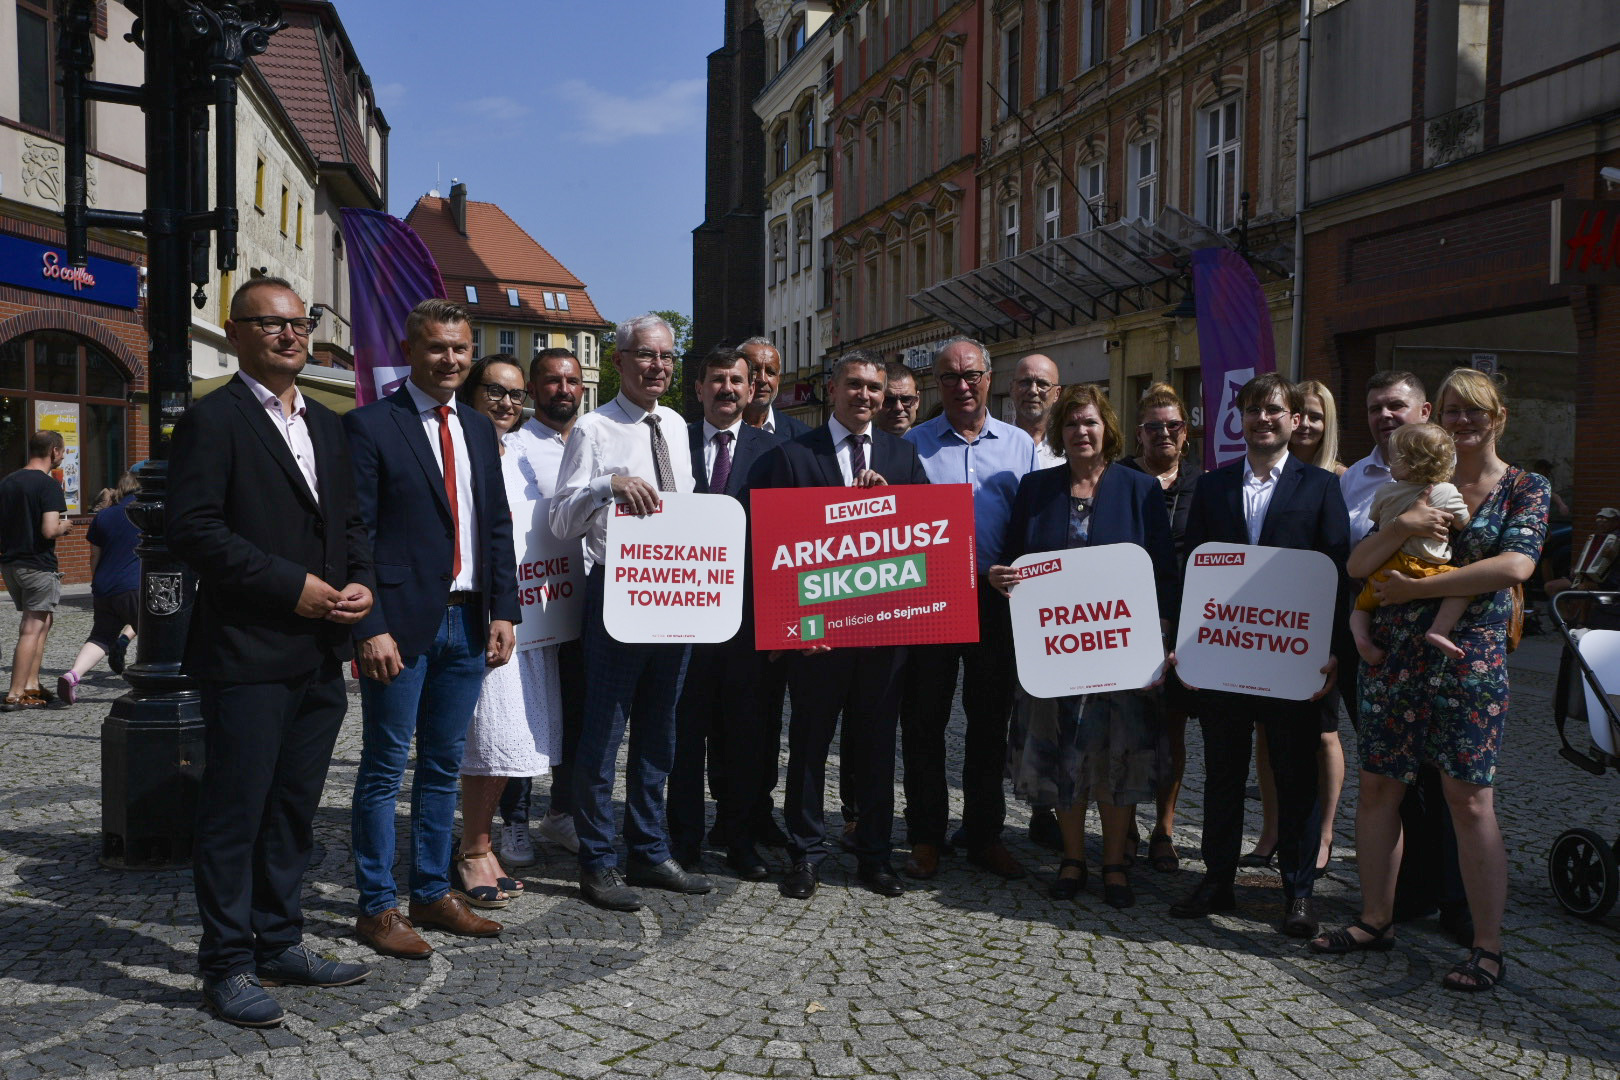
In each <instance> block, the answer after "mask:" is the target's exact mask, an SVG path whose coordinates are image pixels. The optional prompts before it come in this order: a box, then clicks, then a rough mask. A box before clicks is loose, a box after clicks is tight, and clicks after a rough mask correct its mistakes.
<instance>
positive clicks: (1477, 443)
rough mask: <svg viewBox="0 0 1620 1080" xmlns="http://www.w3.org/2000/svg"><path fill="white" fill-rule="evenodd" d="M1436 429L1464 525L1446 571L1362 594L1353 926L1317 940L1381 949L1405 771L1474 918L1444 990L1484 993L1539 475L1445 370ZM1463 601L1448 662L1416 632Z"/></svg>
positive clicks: (1466, 386)
mask: <svg viewBox="0 0 1620 1080" xmlns="http://www.w3.org/2000/svg"><path fill="white" fill-rule="evenodd" d="M1436 400H1437V402H1438V404H1437V408H1436V415H1437V417H1438V419H1439V421H1440V426H1441V427H1443V428H1445V429H1446V431H1448V432H1450V434H1451V437H1452V440H1453V441H1454V442H1455V444H1456V449H1457V466H1456V471H1455V472H1454V473H1453V475H1452V483H1453V484H1455V485H1456V487H1457V490H1458V491H1459V492H1460V493H1461V494H1462V497H1463V501H1464V502H1465V503H1467V504H1468V510H1469V513H1470V514H1471V515H1472V519H1471V520H1470V521H1469V523H1468V526H1467V528H1465V529H1463V530H1462V532H1461V533H1460V534H1458V535H1457V536H1456V537H1455V538H1452V539H1451V544H1452V565H1453V566H1454V567H1455V569H1453V570H1452V571H1451V572H1450V573H1447V574H1436V575H1434V576H1432V577H1426V578H1410V577H1407V576H1405V575H1403V574H1400V573H1392V574H1391V575H1390V576H1389V580H1388V581H1386V582H1385V583H1384V584H1383V585H1375V586H1374V591H1376V592H1377V593H1378V595H1379V599H1380V600H1382V601H1383V606H1382V607H1380V608H1379V609H1378V610H1377V611H1375V612H1374V613H1373V638H1374V640H1376V641H1377V642H1378V644H1379V645H1380V646H1381V647H1382V648H1384V649H1385V650H1386V651H1387V653H1388V655H1387V656H1386V657H1385V659H1384V661H1383V663H1381V664H1377V665H1370V664H1363V666H1362V669H1361V695H1362V703H1361V729H1360V749H1361V791H1360V796H1359V801H1358V804H1357V808H1356V848H1357V853H1358V856H1359V860H1360V865H1361V894H1362V895H1361V916H1360V918H1358V919H1357V920H1356V921H1355V922H1352V923H1351V924H1350V925H1349V926H1347V927H1345V928H1343V929H1341V930H1336V931H1333V932H1332V933H1328V934H1323V935H1321V936H1320V937H1317V938H1314V939H1313V940H1312V941H1311V948H1312V949H1313V950H1314V951H1316V952H1323V953H1347V952H1359V951H1362V950H1367V949H1380V950H1381V949H1389V948H1393V947H1394V944H1395V932H1394V919H1395V911H1394V909H1395V880H1396V875H1397V870H1398V868H1399V866H1400V860H1401V817H1400V804H1401V798H1402V796H1403V795H1404V794H1405V792H1406V787H1407V785H1408V784H1411V783H1413V782H1414V781H1415V780H1416V778H1417V769H1418V766H1419V765H1420V764H1422V763H1424V762H1433V763H1434V764H1436V765H1438V766H1439V768H1440V771H1441V783H1442V788H1443V790H1444V792H1445V797H1446V806H1447V807H1448V809H1449V810H1450V811H1451V821H1452V825H1453V826H1454V827H1455V829H1456V833H1457V861H1458V864H1459V866H1460V867H1461V869H1462V876H1463V888H1464V891H1465V892H1466V893H1467V896H1468V908H1469V911H1470V912H1471V913H1472V915H1473V918H1474V940H1473V946H1472V948H1471V949H1470V951H1469V954H1468V956H1467V957H1465V958H1464V959H1463V960H1462V961H1460V962H1459V963H1458V964H1457V965H1456V966H1455V967H1453V968H1452V969H1451V971H1449V972H1448V973H1447V974H1446V976H1445V978H1444V980H1443V981H1442V983H1441V985H1442V986H1444V987H1445V988H1446V989H1447V990H1461V991H1467V992H1477V991H1483V990H1490V989H1492V988H1493V987H1494V986H1495V985H1496V984H1497V983H1498V982H1500V981H1501V980H1502V977H1503V975H1504V974H1506V966H1505V963H1504V961H1503V959H1502V909H1503V907H1504V906H1505V904H1506V901H1507V852H1506V850H1505V849H1504V847H1503V845H1502V833H1501V830H1500V828H1499V827H1498V825H1497V821H1496V804H1495V800H1494V792H1493V790H1492V787H1491V785H1492V782H1493V781H1494V780H1495V778H1496V759H1497V755H1498V753H1499V752H1500V750H1501V745H1502V733H1503V727H1504V724H1505V721H1506V719H1507V711H1508V679H1507V637H1508V627H1509V623H1510V621H1511V620H1512V618H1513V606H1514V605H1513V595H1512V590H1513V587H1514V586H1516V585H1522V584H1523V583H1524V582H1525V581H1528V580H1529V579H1530V575H1532V574H1533V573H1535V569H1536V562H1537V560H1538V559H1539V558H1540V556H1541V545H1542V541H1543V540H1544V539H1545V537H1546V531H1547V511H1548V508H1549V506H1550V505H1551V502H1552V488H1551V486H1550V485H1549V484H1548V483H1547V479H1546V477H1543V476H1540V475H1537V474H1536V473H1531V472H1525V471H1524V470H1523V469H1519V468H1516V467H1514V466H1512V465H1509V464H1507V463H1506V462H1505V461H1503V460H1502V459H1501V457H1499V456H1498V454H1497V440H1498V439H1499V438H1500V437H1501V434H1502V430H1503V429H1504V428H1505V427H1506V426H1507V415H1508V411H1507V402H1506V401H1505V399H1504V398H1503V396H1502V393H1501V391H1500V390H1499V389H1498V388H1497V385H1496V383H1495V382H1494V381H1493V380H1492V379H1491V378H1490V377H1489V376H1487V375H1484V374H1482V373H1480V372H1478V371H1474V370H1472V369H1470V368H1458V369H1456V370H1454V371H1453V372H1452V373H1451V374H1450V375H1448V376H1446V380H1445V382H1443V383H1441V384H1440V393H1439V396H1438V398H1437V399H1436ZM1449 521H1450V515H1448V514H1446V513H1445V512H1444V511H1441V510H1438V509H1436V508H1434V507H1431V506H1429V505H1428V504H1427V503H1426V502H1420V503H1419V504H1418V505H1416V506H1414V507H1413V508H1412V509H1411V510H1409V511H1407V512H1406V513H1405V514H1403V515H1401V517H1400V518H1398V519H1396V521H1395V522H1394V523H1393V525H1392V526H1390V527H1388V528H1382V529H1380V530H1378V531H1377V532H1373V533H1370V534H1368V536H1367V538H1366V539H1364V540H1363V541H1362V542H1361V543H1360V544H1358V545H1357V546H1356V548H1355V550H1354V551H1352V552H1351V553H1350V560H1349V563H1348V566H1347V569H1348V570H1349V573H1350V574H1351V576H1352V577H1358V578H1365V577H1369V576H1371V575H1372V574H1373V573H1374V572H1375V571H1377V570H1378V568H1379V567H1381V566H1382V565H1383V564H1384V563H1385V562H1386V561H1388V560H1389V558H1390V557H1391V556H1392V555H1393V554H1394V553H1395V552H1396V550H1397V549H1399V548H1400V546H1401V545H1402V544H1403V543H1405V542H1406V541H1407V540H1408V539H1409V538H1411V537H1413V536H1429V537H1433V538H1434V539H1437V540H1438V539H1446V538H1448V536H1449V530H1448V529H1447V524H1448V522H1449ZM1447 596H1468V597H1472V598H1473V599H1472V601H1471V602H1470V603H1469V605H1468V610H1467V611H1466V612H1465V613H1464V614H1463V617H1462V619H1461V620H1460V621H1459V622H1458V623H1457V627H1456V630H1455V632H1454V633H1453V635H1452V640H1453V641H1454V642H1456V643H1457V645H1458V646H1460V647H1461V648H1462V650H1463V658H1462V659H1460V660H1453V659H1451V658H1450V657H1448V656H1446V655H1445V654H1444V653H1442V652H1441V651H1440V650H1439V649H1436V648H1434V647H1433V646H1432V645H1430V644H1429V643H1428V641H1427V640H1426V639H1425V637H1424V635H1425V633H1426V632H1427V631H1428V629H1429V624H1430V623H1431V622H1433V620H1434V613H1435V609H1436V607H1437V606H1438V601H1439V600H1440V599H1442V598H1443V597H1447Z"/></svg>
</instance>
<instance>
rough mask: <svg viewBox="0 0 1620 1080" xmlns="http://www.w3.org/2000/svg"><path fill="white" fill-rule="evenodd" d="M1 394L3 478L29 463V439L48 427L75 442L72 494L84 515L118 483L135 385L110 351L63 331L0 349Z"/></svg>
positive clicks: (1, 345)
mask: <svg viewBox="0 0 1620 1080" xmlns="http://www.w3.org/2000/svg"><path fill="white" fill-rule="evenodd" d="M0 387H4V388H5V393H4V395H3V396H0V475H5V474H7V473H10V472H13V471H14V470H16V469H19V468H21V467H22V466H23V465H25V464H26V463H27V456H28V436H29V435H30V434H32V433H33V431H34V430H35V429H36V428H38V427H40V426H41V425H42V422H46V423H50V424H52V425H54V426H57V427H58V428H59V429H64V425H65V426H66V427H68V428H72V429H73V431H74V432H75V433H76V435H77V439H78V451H79V454H78V461H79V476H78V483H77V485H76V487H75V485H73V484H72V483H70V484H69V488H70V500H71V499H72V498H73V497H74V495H75V494H76V497H77V499H78V506H79V509H80V510H83V509H84V508H85V507H87V506H88V505H89V503H90V502H91V501H93V500H94V499H95V496H96V493H97V492H99V491H100V490H101V489H102V488H104V487H112V486H113V485H114V484H116V483H117V482H118V477H119V476H120V475H121V474H122V473H123V471H124V466H125V462H126V459H127V451H128V429H129V403H128V391H129V384H128V381H127V380H126V379H125V378H124V375H123V372H122V371H121V370H120V369H119V367H118V364H117V363H116V362H115V361H114V360H113V358H112V357H111V356H110V355H108V354H107V352H106V351H105V350H104V349H102V348H101V347H100V346H98V345H96V344H95V343H94V342H93V341H90V340H88V339H86V338H81V337H79V336H77V335H75V334H70V333H66V332H65V331H61V330H42V331H38V332H36V333H33V334H26V335H24V336H22V337H19V338H14V339H13V340H11V341H8V342H4V343H0ZM67 434H68V432H67V430H65V429H64V435H67ZM72 509H73V508H72V507H70V510H72Z"/></svg>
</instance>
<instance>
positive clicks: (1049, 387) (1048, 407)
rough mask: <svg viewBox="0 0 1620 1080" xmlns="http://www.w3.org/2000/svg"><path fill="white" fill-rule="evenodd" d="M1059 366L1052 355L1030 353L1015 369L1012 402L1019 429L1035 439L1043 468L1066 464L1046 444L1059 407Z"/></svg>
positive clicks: (1060, 390) (1060, 388)
mask: <svg viewBox="0 0 1620 1080" xmlns="http://www.w3.org/2000/svg"><path fill="white" fill-rule="evenodd" d="M1058 378H1059V376H1058V369H1057V365H1056V364H1054V363H1053V362H1052V358H1051V357H1050V356H1043V355H1041V354H1040V353H1031V354H1030V355H1028V356H1026V357H1024V358H1023V359H1022V360H1020V361H1018V366H1017V367H1016V368H1014V369H1013V382H1012V399H1013V409H1014V412H1015V416H1016V418H1017V421H1018V426H1019V428H1021V429H1022V430H1023V432H1024V433H1025V434H1026V435H1028V436H1029V437H1030V438H1031V439H1034V440H1035V460H1036V461H1037V462H1039V463H1040V467H1041V468H1043V469H1050V468H1051V467H1052V466H1053V465H1057V464H1059V463H1060V462H1062V461H1063V455H1062V454H1061V453H1059V452H1058V451H1056V450H1054V449H1052V444H1051V443H1050V442H1048V441H1047V423H1048V422H1049V421H1050V420H1051V418H1052V409H1053V408H1054V407H1055V406H1056V405H1057V399H1058V395H1059V394H1061V393H1063V386H1062V384H1060V383H1059V382H1058Z"/></svg>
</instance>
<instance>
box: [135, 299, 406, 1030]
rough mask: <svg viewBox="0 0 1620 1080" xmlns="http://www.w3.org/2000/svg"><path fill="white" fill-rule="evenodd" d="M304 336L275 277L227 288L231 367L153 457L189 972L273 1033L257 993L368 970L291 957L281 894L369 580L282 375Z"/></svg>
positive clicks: (309, 408)
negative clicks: (198, 933)
mask: <svg viewBox="0 0 1620 1080" xmlns="http://www.w3.org/2000/svg"><path fill="white" fill-rule="evenodd" d="M314 329H315V320H314V319H312V318H310V317H309V316H308V315H307V313H306V312H305V310H304V302H303V301H302V300H301V299H299V297H298V294H297V293H295V292H294V291H293V290H292V287H291V286H290V285H288V284H287V282H285V281H283V280H281V279H280V278H270V277H263V278H257V279H255V280H253V281H250V282H248V283H247V284H246V285H244V286H242V287H241V288H240V289H238V290H237V292H236V295H235V296H233V297H232V298H231V305H230V318H229V319H227V320H226V322H225V336H226V337H227V338H228V339H229V340H230V342H231V344H232V345H233V346H234V347H235V349H236V355H237V357H238V359H239V361H240V363H241V371H240V372H239V373H238V375H237V376H236V378H234V379H232V380H231V381H230V382H228V383H226V384H225V385H224V386H222V387H221V388H220V389H219V390H217V391H215V392H214V393H213V394H210V395H209V396H208V397H205V398H203V399H202V400H201V401H199V402H197V404H196V405H194V406H193V407H192V408H191V409H190V410H189V411H187V413H186V414H185V415H184V416H182V417H181V418H180V420H179V422H178V423H177V424H176V425H175V429H174V442H173V444H172V446H171V447H170V452H169V489H168V530H167V536H168V543H169V548H170V549H171V550H172V551H173V552H174V553H175V554H176V555H178V556H179V557H180V558H181V559H183V560H184V561H185V562H186V565H187V566H189V567H190V568H191V571H192V573H194V574H195V575H196V576H197V601H196V607H195V609H194V611H193V613H192V617H191V629H190V633H189V635H188V637H187V639H186V654H185V660H184V669H185V671H186V673H187V674H189V675H190V676H191V677H192V678H194V679H196V680H197V685H198V687H199V689H200V691H201V695H202V712H203V723H204V724H205V726H206V729H207V734H206V737H207V754H208V756H207V764H206V767H205V769H204V771H203V779H202V790H201V791H200V792H199V795H198V800H197V806H198V814H197V830H196V851H195V867H196V869H195V873H194V875H193V876H194V883H195V886H196V890H197V910H198V915H199V917H200V919H201V921H202V930H203V933H202V943H201V945H200V946H199V948H198V950H197V961H198V966H199V967H200V968H201V970H202V977H203V1002H204V1004H205V1005H206V1006H207V1007H208V1008H209V1009H211V1010H212V1011H213V1012H214V1013H215V1014H216V1015H218V1016H219V1017H220V1018H221V1019H223V1020H227V1021H229V1022H230V1023H233V1024H237V1025H239V1026H243V1027H272V1026H274V1025H276V1024H279V1023H281V1021H282V1011H281V1007H280V1006H279V1005H277V1004H276V1002H275V1000H274V999H273V998H271V997H270V995H269V994H267V993H265V992H264V989H263V986H264V985H270V986H275V985H280V984H282V983H295V984H299V985H307V986H345V985H348V984H349V983H353V982H358V981H360V980H361V979H363V978H365V977H366V975H367V974H368V972H367V969H366V968H365V967H363V966H362V965H360V964H342V963H338V962H337V961H334V960H326V959H323V958H322V957H321V956H320V954H319V953H318V952H316V951H314V950H311V949H308V948H305V947H304V945H303V944H302V937H303V913H302V911H301V910H300V907H299V899H298V892H299V884H300V881H301V880H302V878H303V875H304V871H305V870H306V869H308V867H309V860H310V854H311V852H312V851H313V850H314V846H315V836H314V826H313V822H314V817H315V810H316V808H317V807H318V806H319V805H320V800H321V789H322V787H323V786H325V783H326V770H327V765H328V763H329V762H330V761H331V759H332V746H333V744H334V743H335V742H336V741H337V734H338V728H339V726H340V725H341V724H342V722H343V714H344V711H345V709H346V708H347V706H348V696H347V693H346V691H345V690H344V685H343V662H344V661H345V660H347V659H348V658H349V657H350V656H351V655H352V649H351V645H350V640H349V632H350V628H351V627H352V626H353V625H354V624H355V623H356V622H358V621H359V620H360V619H362V618H364V617H365V615H366V614H367V612H369V611H370V610H371V606H372V588H373V584H374V583H373V578H372V565H371V543H370V540H369V539H368V538H367V536H366V531H365V525H364V522H363V521H362V520H361V518H360V511H359V507H358V505H357V503H356V501H355V497H354V486H353V477H352V475H351V471H350V465H349V453H348V442H347V440H346V439H344V437H343V428H342V425H341V423H340V422H339V420H338V418H337V416H336V415H334V414H333V413H332V412H331V411H329V410H328V409H326V408H325V407H324V406H322V405H321V404H320V403H319V402H317V401H311V400H309V399H307V398H305V397H304V396H303V395H302V394H301V393H299V391H298V387H297V385H296V383H295V381H294V380H295V379H296V377H297V375H298V373H299V371H301V370H302V369H303V367H304V362H305V360H306V359H307V358H308V355H309V348H308V342H309V335H310V333H311V332H312V331H313V330H314Z"/></svg>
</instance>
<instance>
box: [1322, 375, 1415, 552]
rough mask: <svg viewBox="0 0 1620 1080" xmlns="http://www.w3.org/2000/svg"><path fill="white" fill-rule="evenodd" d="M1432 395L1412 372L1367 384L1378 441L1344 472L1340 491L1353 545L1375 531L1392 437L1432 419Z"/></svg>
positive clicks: (1372, 425)
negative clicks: (1405, 426)
mask: <svg viewBox="0 0 1620 1080" xmlns="http://www.w3.org/2000/svg"><path fill="white" fill-rule="evenodd" d="M1429 409H1430V405H1429V401H1428V392H1427V391H1426V390H1424V388H1423V381H1422V380H1421V379H1419V378H1418V377H1417V376H1416V375H1414V374H1412V373H1411V372H1410V371H1379V372H1376V373H1374V375H1373V377H1372V378H1371V379H1368V380H1367V426H1368V427H1369V428H1371V429H1372V437H1373V439H1374V440H1375V445H1374V446H1373V452H1372V453H1370V454H1368V455H1367V456H1366V457H1364V458H1362V459H1361V460H1360V461H1358V462H1356V463H1355V464H1354V465H1352V466H1350V467H1349V468H1348V469H1346V470H1344V473H1343V475H1341V476H1340V477H1339V490H1340V491H1341V492H1342V493H1343V495H1344V505H1345V508H1346V509H1348V510H1349V511H1350V543H1351V544H1352V545H1354V544H1359V543H1361V540H1362V537H1364V536H1366V535H1367V534H1368V533H1369V532H1371V531H1372V526H1373V523H1372V517H1371V516H1370V512H1371V510H1372V501H1373V496H1374V495H1376V494H1378V489H1379V488H1381V487H1383V486H1384V485H1385V484H1387V483H1389V482H1390V480H1391V477H1390V475H1389V437H1390V435H1391V434H1393V433H1394V431H1395V429H1396V428H1398V427H1400V426H1402V425H1403V424H1422V423H1426V422H1427V421H1428V419H1429Z"/></svg>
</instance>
